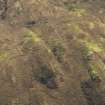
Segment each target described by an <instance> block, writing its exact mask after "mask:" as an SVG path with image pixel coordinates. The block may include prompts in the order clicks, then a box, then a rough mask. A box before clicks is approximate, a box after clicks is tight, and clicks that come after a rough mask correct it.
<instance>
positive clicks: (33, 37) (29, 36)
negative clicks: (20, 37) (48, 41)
mask: <svg viewBox="0 0 105 105" xmlns="http://www.w3.org/2000/svg"><path fill="white" fill-rule="evenodd" d="M24 37H25V41H26V42H28V41H31V42H32V43H38V42H40V41H41V38H40V37H38V35H37V34H36V33H34V32H32V31H30V30H27V31H26V33H25V36H24Z"/></svg>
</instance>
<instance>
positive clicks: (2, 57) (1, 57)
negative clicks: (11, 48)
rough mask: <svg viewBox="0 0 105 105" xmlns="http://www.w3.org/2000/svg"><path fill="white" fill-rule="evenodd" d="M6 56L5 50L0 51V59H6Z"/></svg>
mask: <svg viewBox="0 0 105 105" xmlns="http://www.w3.org/2000/svg"><path fill="white" fill-rule="evenodd" d="M7 58H8V53H7V52H0V60H6V59H7Z"/></svg>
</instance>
